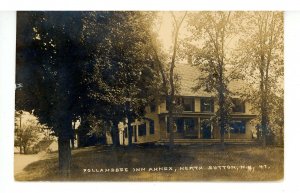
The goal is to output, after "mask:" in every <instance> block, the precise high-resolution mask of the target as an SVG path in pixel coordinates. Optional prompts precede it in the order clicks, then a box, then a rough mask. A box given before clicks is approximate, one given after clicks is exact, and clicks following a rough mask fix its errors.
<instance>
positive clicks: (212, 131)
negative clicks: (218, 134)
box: [210, 123, 214, 139]
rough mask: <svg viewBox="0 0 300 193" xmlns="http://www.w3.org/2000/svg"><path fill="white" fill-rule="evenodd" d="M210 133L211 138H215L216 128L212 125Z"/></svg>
mask: <svg viewBox="0 0 300 193" xmlns="http://www.w3.org/2000/svg"><path fill="white" fill-rule="evenodd" d="M210 133H211V135H210V138H211V139H213V138H214V126H213V124H212V123H210Z"/></svg>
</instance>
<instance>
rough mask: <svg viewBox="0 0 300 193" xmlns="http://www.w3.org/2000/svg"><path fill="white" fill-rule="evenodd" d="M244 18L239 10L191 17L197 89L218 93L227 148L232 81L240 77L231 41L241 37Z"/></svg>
mask: <svg viewBox="0 0 300 193" xmlns="http://www.w3.org/2000/svg"><path fill="white" fill-rule="evenodd" d="M237 19H240V13H238V12H199V13H194V14H193V15H192V16H191V17H190V19H189V21H188V22H189V26H190V27H191V33H192V40H193V41H192V42H191V43H190V44H189V49H188V50H189V52H190V54H194V60H193V61H192V62H193V65H195V66H198V67H199V70H200V73H199V74H200V75H199V77H198V78H197V81H198V83H197V86H196V87H195V88H194V89H195V90H200V89H203V88H204V90H205V91H207V92H210V93H214V94H215V95H216V98H217V101H218V106H219V109H218V111H217V112H216V119H217V120H218V123H219V128H220V135H221V147H222V149H224V148H225V145H224V135H225V130H226V129H227V128H228V127H229V122H230V113H231V106H232V104H231V99H230V90H229V88H228V85H229V83H230V82H231V81H232V80H234V79H238V78H240V73H239V70H238V69H239V66H238V65H233V64H232V63H231V56H230V53H229V51H230V50H231V49H230V46H232V45H230V41H231V40H232V38H235V37H236V36H237V31H238V30H237V28H238V26H237V25H239V23H238V22H237V21H236V20H237Z"/></svg>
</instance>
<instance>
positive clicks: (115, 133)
mask: <svg viewBox="0 0 300 193" xmlns="http://www.w3.org/2000/svg"><path fill="white" fill-rule="evenodd" d="M112 141H113V146H114V147H118V146H120V136H119V128H118V122H114V123H113V129H112Z"/></svg>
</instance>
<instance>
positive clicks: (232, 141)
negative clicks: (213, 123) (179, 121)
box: [155, 138, 259, 145]
mask: <svg viewBox="0 0 300 193" xmlns="http://www.w3.org/2000/svg"><path fill="white" fill-rule="evenodd" d="M224 142H225V144H227V145H258V144H259V141H257V140H254V139H224ZM168 143H169V139H161V140H159V141H157V142H156V143H155V144H157V145H167V144H168ZM219 143H220V139H179V138H178V139H174V144H177V145H193V144H197V145H215V144H219Z"/></svg>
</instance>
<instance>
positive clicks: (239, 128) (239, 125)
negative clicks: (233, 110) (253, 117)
mask: <svg viewBox="0 0 300 193" xmlns="http://www.w3.org/2000/svg"><path fill="white" fill-rule="evenodd" d="M230 128H231V133H246V123H245V121H232V122H231V123H230Z"/></svg>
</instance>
